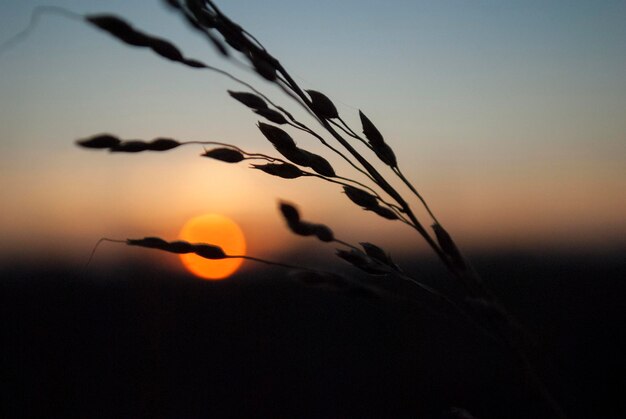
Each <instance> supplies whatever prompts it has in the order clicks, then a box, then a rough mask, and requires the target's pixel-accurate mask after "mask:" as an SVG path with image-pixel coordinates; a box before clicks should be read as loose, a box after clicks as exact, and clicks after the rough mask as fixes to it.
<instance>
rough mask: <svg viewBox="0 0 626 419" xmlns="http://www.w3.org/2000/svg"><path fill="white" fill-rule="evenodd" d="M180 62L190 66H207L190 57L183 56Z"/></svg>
mask: <svg viewBox="0 0 626 419" xmlns="http://www.w3.org/2000/svg"><path fill="white" fill-rule="evenodd" d="M180 62H181V63H183V64H185V65H186V66H188V67H192V68H207V65H206V64H204V63H203V62H202V61H198V60H194V59H191V58H183V59H182V60H181V61H180Z"/></svg>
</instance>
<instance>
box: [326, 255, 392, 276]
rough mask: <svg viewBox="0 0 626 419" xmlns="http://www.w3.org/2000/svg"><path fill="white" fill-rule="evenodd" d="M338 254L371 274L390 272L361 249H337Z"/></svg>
mask: <svg viewBox="0 0 626 419" xmlns="http://www.w3.org/2000/svg"><path fill="white" fill-rule="evenodd" d="M337 256H339V257H340V258H341V259H343V260H345V261H346V262H348V263H350V264H351V265H352V266H354V267H356V268H359V269H361V270H362V271H365V272H367V273H368V274H370V275H384V274H386V273H389V270H388V269H387V268H385V267H384V266H381V265H380V264H379V263H377V262H374V261H373V260H372V259H371V258H370V257H369V256H367V255H366V254H365V253H363V252H361V251H360V250H356V249H350V250H337Z"/></svg>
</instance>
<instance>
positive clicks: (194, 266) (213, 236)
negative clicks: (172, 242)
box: [178, 214, 246, 280]
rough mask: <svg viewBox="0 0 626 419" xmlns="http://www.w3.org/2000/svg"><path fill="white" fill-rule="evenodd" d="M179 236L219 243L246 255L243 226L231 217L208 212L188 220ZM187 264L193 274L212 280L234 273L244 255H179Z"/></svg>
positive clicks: (231, 250) (234, 252) (223, 246)
mask: <svg viewBox="0 0 626 419" xmlns="http://www.w3.org/2000/svg"><path fill="white" fill-rule="evenodd" d="M178 237H179V238H180V239H181V240H185V241H187V242H190V243H206V244H213V245H215V246H219V247H221V248H222V250H224V252H225V253H226V254H227V255H245V254H246V240H245V237H244V235H243V232H242V231H241V228H239V226H238V225H237V224H236V223H235V222H234V221H233V220H231V219H230V218H227V217H224V216H223V215H219V214H205V215H200V216H198V217H194V218H192V219H190V220H189V221H187V222H186V223H185V225H184V226H183V227H182V229H181V230H180V234H179V235H178ZM180 260H181V261H182V263H183V265H184V266H185V268H186V269H187V270H188V271H189V272H191V273H193V274H194V275H196V276H198V277H200V278H203V279H209V280H218V279H224V278H227V277H229V276H230V275H232V274H233V273H235V271H237V269H239V267H240V266H241V264H242V263H243V259H241V258H236V259H221V260H210V259H205V258H202V257H200V256H198V255H194V254H183V255H180Z"/></svg>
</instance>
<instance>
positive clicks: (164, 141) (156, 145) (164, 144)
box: [148, 138, 180, 151]
mask: <svg viewBox="0 0 626 419" xmlns="http://www.w3.org/2000/svg"><path fill="white" fill-rule="evenodd" d="M179 145H180V143H179V142H178V141H176V140H172V139H171V138H157V139H155V140H152V142H150V143H148V149H149V150H152V151H167V150H171V149H173V148H176V147H178V146H179Z"/></svg>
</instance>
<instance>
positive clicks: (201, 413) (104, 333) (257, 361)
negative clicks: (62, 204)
mask: <svg viewBox="0 0 626 419" xmlns="http://www.w3.org/2000/svg"><path fill="white" fill-rule="evenodd" d="M473 260H474V261H475V265H476V266H477V268H478V270H479V271H480V272H481V273H482V274H483V276H484V278H485V279H486V280H487V281H488V282H489V283H490V285H491V287H492V288H493V289H494V290H495V292H496V293H497V294H498V295H499V296H500V297H501V298H502V300H503V301H504V302H505V303H506V305H507V307H508V308H509V309H510V311H511V312H512V313H513V314H514V315H516V316H517V317H518V319H519V320H520V322H521V323H522V324H524V325H525V326H526V328H527V329H528V331H529V332H530V334H532V335H534V337H535V338H536V340H537V345H536V346H535V350H534V353H533V359H534V361H535V364H536V365H537V366H538V369H539V370H540V374H541V375H542V377H543V378H544V379H545V381H546V383H547V384H548V386H549V387H550V388H551V390H552V391H553V393H554V394H555V396H556V397H557V398H558V399H559V400H560V401H561V403H562V405H563V406H564V407H565V409H566V411H567V413H568V415H569V417H571V418H616V419H617V418H623V417H625V415H626V358H625V356H624V354H625V353H626V329H625V328H624V320H625V319H626V316H625V315H624V313H625V310H624V307H625V305H624V298H625V297H626V283H625V278H626V263H625V261H624V258H623V252H621V251H619V252H615V253H614V254H612V255H609V254H603V255H601V256H581V255H570V256H568V255H560V256H541V257H539V256H532V255H520V254H517V255H508V256H502V255H501V256H497V257H496V256H476V257H474V258H473ZM405 266H406V265H405ZM420 272H423V273H424V275H425V276H426V277H427V278H428V277H429V278H433V277H438V276H441V277H445V274H443V273H441V272H439V271H438V270H437V267H436V265H433V264H431V263H430V262H428V261H422V262H420ZM107 275H109V276H110V277H109V278H107ZM431 282H432V280H431ZM376 283H378V284H383V285H384V287H385V288H386V290H387V291H389V295H388V294H384V295H383V296H381V297H380V298H378V299H363V298H357V297H354V296H348V295H342V294H339V293H337V292H333V291H329V290H325V289H318V288H310V287H306V286H303V285H301V284H299V283H296V282H293V281H291V280H288V279H287V278H286V277H285V275H284V273H281V271H274V270H270V271H260V272H259V273H258V274H256V275H254V276H250V275H239V276H236V277H234V278H232V279H231V280H229V281H224V282H218V283H211V282H203V281H199V280H195V279H193V278H190V277H188V276H182V275H176V274H173V273H170V272H165V273H164V272H163V271H162V270H161V269H158V267H155V266H148V265H146V266H139V265H132V264H129V265H124V266H119V267H117V268H116V270H115V273H111V274H107V273H103V272H93V271H88V273H87V275H86V276H83V277H77V272H76V269H67V268H64V267H59V266H56V267H53V266H40V267H33V266H31V267H30V268H25V267H24V266H11V265H10V264H7V263H5V265H4V268H2V281H1V282H0V287H1V289H0V298H1V300H2V301H1V302H2V305H1V307H2V318H1V326H0V331H1V339H2V342H3V343H2V351H1V364H0V365H1V368H2V371H1V376H2V381H3V384H4V386H3V387H4V389H3V390H2V401H1V403H0V406H1V407H0V408H1V409H2V412H0V416H2V417H4V418H31V417H32V418H39V417H46V418H48V417H64V418H71V417H81V418H100V417H102V418H113V417H115V418H124V417H129V418H142V417H154V418H215V417H269V418H281V417H285V418H296V417H297V418H306V417H315V418H344V417H355V418H363V417H381V418H382V417H385V418H404V417H407V418H408V417H412V418H416V417H424V418H431V417H432V418H441V417H445V416H444V415H443V412H444V411H445V410H446V409H448V408H449V407H450V406H458V407H463V408H465V409H467V410H469V411H470V412H472V414H474V415H475V416H476V417H477V418H479V419H486V418H493V419H498V418H499V419H502V418H541V417H548V416H547V414H546V410H545V406H543V405H542V404H541V402H540V401H538V400H539V399H538V397H537V396H536V395H535V394H534V393H533V391H532V390H531V389H530V388H529V387H528V386H527V385H526V384H525V383H524V380H523V378H522V375H521V374H520V372H519V370H518V369H517V367H516V366H515V365H514V363H512V362H511V359H510V358H509V356H508V355H507V354H506V352H504V351H503V350H501V349H500V348H499V347H497V346H496V345H495V344H493V343H491V341H490V340H489V339H487V338H485V337H484V336H483V335H481V334H480V332H477V331H476V330H475V329H474V328H473V327H472V326H470V325H469V324H468V323H467V322H466V321H465V320H463V319H461V318H458V317H457V316H456V315H455V314H453V313H451V312H449V311H446V312H445V313H443V314H442V313H441V312H434V311H433V310H436V309H437V308H438V305H437V304H434V303H432V302H431V301H430V300H428V299H427V298H423V297H422V296H421V294H420V293H419V292H418V291H416V290H414V288H413V287H411V286H410V284H404V283H399V282H397V281H391V280H385V279H379V280H377V281H376ZM443 286H444V287H445V286H446V284H445V283H444V284H443ZM392 293H393V294H395V295H398V296H400V297H398V298H396V297H392V296H391V294H392ZM409 300H414V302H410V301H409Z"/></svg>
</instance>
